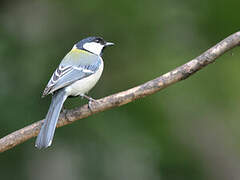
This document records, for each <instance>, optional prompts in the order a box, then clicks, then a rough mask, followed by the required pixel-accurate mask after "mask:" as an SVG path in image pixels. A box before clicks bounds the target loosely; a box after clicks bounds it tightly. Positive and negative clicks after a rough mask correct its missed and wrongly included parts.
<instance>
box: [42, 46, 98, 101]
mask: <svg viewBox="0 0 240 180" xmlns="http://www.w3.org/2000/svg"><path fill="white" fill-rule="evenodd" d="M81 51H82V50H74V51H70V52H69V53H68V54H67V55H66V56H65V58H64V59H63V60H62V62H61V64H60V65H59V67H58V68H57V69H56V70H55V72H54V73H53V75H52V77H51V79H50V80H49V82H48V84H47V86H46V88H45V90H44V92H43V97H44V96H46V95H48V94H52V93H53V92H54V91H56V90H58V89H61V88H64V87H66V86H68V85H70V84H72V83H74V82H75V81H77V80H80V79H83V78H85V77H88V76H90V75H92V74H94V73H95V72H96V71H97V70H98V68H99V66H100V64H101V57H99V56H96V55H93V54H91V53H88V52H85V51H84V52H81Z"/></svg>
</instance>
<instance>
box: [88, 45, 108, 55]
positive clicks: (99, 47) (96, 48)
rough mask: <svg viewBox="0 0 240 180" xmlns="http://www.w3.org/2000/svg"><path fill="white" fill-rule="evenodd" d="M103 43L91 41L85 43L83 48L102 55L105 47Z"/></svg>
mask: <svg viewBox="0 0 240 180" xmlns="http://www.w3.org/2000/svg"><path fill="white" fill-rule="evenodd" d="M103 47H104V46H103V45H101V44H99V43H95V42H90V43H85V44H84V45H83V48H84V49H86V50H88V51H90V52H92V53H94V54H97V55H100V54H101V52H102V49H103Z"/></svg>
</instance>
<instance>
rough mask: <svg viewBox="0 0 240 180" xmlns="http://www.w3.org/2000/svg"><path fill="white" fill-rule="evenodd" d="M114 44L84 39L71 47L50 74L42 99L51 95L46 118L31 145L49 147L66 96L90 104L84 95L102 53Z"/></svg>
mask: <svg viewBox="0 0 240 180" xmlns="http://www.w3.org/2000/svg"><path fill="white" fill-rule="evenodd" d="M112 45H114V43H112V42H107V41H105V40H104V39H103V38H102V37H98V36H97V37H95V36H93V37H87V38H85V39H82V40H81V41H79V42H78V43H76V44H74V46H73V48H72V49H71V51H70V52H69V53H67V55H66V56H65V57H64V58H63V59H62V61H61V63H60V64H59V66H58V68H57V69H56V70H55V72H54V73H53V75H52V77H51V79H50V80H49V82H48V84H47V86H46V88H45V89H44V91H43V94H42V97H45V96H47V95H50V94H52V101H51V104H50V107H49V109H48V112H47V115H46V118H45V120H44V122H43V125H42V126H41V129H40V132H39V134H38V136H37V139H36V142H35V146H36V147H37V148H38V149H43V148H47V147H49V146H51V144H52V140H53V136H54V132H55V129H56V125H57V121H58V118H59V114H60V112H61V109H62V107H63V104H64V101H65V100H66V99H67V98H68V97H77V96H80V97H83V98H86V99H88V100H89V108H90V110H91V106H90V105H91V102H92V101H94V99H93V98H91V97H89V96H87V95H86V94H87V93H88V92H89V91H90V90H91V89H92V88H93V87H94V86H95V84H96V83H97V82H98V80H99V79H100V77H101V75H102V72H103V67H104V63H103V59H102V55H103V50H104V49H105V47H107V46H112Z"/></svg>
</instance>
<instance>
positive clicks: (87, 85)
mask: <svg viewBox="0 0 240 180" xmlns="http://www.w3.org/2000/svg"><path fill="white" fill-rule="evenodd" d="M101 61H102V60H101ZM102 72H103V61H102V62H101V65H100V66H99V69H98V70H97V71H96V72H95V73H94V74H92V75H90V76H88V77H86V78H83V79H81V80H78V81H76V82H74V83H73V84H71V85H70V86H68V87H66V92H67V94H68V95H69V96H78V95H80V94H85V93H87V92H88V91H90V90H91V89H92V88H93V87H94V86H95V85H96V83H97V82H98V80H99V78H100V77H101V75H102Z"/></svg>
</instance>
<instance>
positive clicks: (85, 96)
mask: <svg viewBox="0 0 240 180" xmlns="http://www.w3.org/2000/svg"><path fill="white" fill-rule="evenodd" d="M80 96H81V97H83V98H86V99H87V100H88V108H89V109H90V111H92V109H93V106H92V102H97V100H95V99H93V98H92V97H90V96H87V95H85V94H81V95H80Z"/></svg>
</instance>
